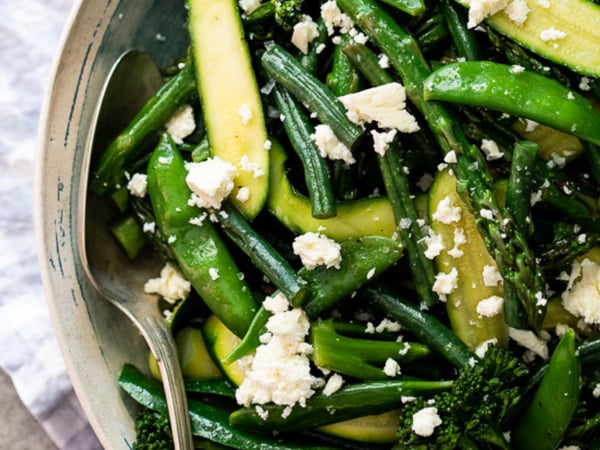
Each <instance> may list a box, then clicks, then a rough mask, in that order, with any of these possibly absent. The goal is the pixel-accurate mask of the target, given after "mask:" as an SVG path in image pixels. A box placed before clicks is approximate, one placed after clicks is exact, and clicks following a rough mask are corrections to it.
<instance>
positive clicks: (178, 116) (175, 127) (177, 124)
mask: <svg viewBox="0 0 600 450" xmlns="http://www.w3.org/2000/svg"><path fill="white" fill-rule="evenodd" d="M165 127H166V129H167V133H169V134H170V135H171V138H173V141H175V143H176V144H181V143H182V142H183V140H184V139H185V138H186V137H188V136H189V135H190V134H192V133H193V132H194V130H195V129H196V119H194V108H192V107H191V105H182V106H180V107H179V109H177V111H175V112H174V113H173V115H172V116H171V118H170V119H169V120H168V121H167V123H166V125H165Z"/></svg>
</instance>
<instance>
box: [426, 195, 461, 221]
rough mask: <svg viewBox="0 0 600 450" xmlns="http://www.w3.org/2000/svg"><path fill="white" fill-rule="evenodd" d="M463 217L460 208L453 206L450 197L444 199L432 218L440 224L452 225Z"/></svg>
mask: <svg viewBox="0 0 600 450" xmlns="http://www.w3.org/2000/svg"><path fill="white" fill-rule="evenodd" d="M460 216H461V208H460V206H452V199H451V197H450V196H446V197H444V198H443V199H442V200H441V201H440V202H439V203H438V205H437V208H436V209H435V212H434V213H433V215H432V216H431V217H432V219H433V220H437V221H438V222H441V223H445V224H447V225H448V224H451V223H452V222H458V221H459V220H460Z"/></svg>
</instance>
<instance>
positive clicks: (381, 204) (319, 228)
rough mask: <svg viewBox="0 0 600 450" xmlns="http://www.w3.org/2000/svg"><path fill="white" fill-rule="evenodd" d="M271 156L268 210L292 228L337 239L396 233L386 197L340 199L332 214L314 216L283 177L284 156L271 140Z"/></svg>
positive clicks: (304, 199) (307, 201)
mask: <svg viewBox="0 0 600 450" xmlns="http://www.w3.org/2000/svg"><path fill="white" fill-rule="evenodd" d="M270 156H271V174H270V177H271V185H270V188H269V199H268V207H269V211H270V212H271V213H272V214H273V215H274V216H275V217H276V218H277V219H279V221H281V222H282V223H283V224H284V225H285V226H286V227H287V228H289V229H290V230H291V231H294V232H297V233H306V232H308V231H312V232H315V233H316V232H320V233H322V234H325V235H326V236H328V237H330V238H331V239H334V240H336V241H338V242H339V241H344V240H346V239H351V238H356V237H360V236H368V235H376V236H386V237H390V236H392V235H393V234H394V233H395V231H396V223H395V221H394V215H393V213H392V209H391V205H390V202H389V200H388V199H387V198H386V197H372V198H363V199H359V200H350V201H347V202H340V203H338V205H337V214H336V216H335V217H331V218H329V219H317V218H315V217H313V215H312V213H311V210H312V208H311V205H310V201H309V199H308V198H306V197H305V196H303V195H302V194H300V193H299V192H298V191H297V190H296V189H295V188H294V187H293V186H292V185H291V183H290V181H289V180H288V178H287V177H286V172H285V161H286V159H287V156H286V154H285V152H284V150H283V148H282V147H281V145H279V144H278V143H277V142H276V141H274V142H273V147H272V148H271V151H270Z"/></svg>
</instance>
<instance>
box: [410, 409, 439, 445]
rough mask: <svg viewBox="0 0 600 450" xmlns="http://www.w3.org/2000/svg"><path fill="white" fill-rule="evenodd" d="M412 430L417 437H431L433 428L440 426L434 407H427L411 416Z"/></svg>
mask: <svg viewBox="0 0 600 450" xmlns="http://www.w3.org/2000/svg"><path fill="white" fill-rule="evenodd" d="M412 419H413V423H412V430H413V431H414V433H415V434H416V435H418V436H422V437H428V436H431V435H432V434H433V432H434V430H435V428H436V427H437V426H439V425H441V424H442V419H441V418H440V416H439V415H438V410H437V408H436V407H435V406H428V407H426V408H423V409H420V410H419V411H417V412H416V413H414V414H413V417H412Z"/></svg>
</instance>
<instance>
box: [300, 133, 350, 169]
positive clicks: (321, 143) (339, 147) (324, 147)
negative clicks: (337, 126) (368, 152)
mask: <svg viewBox="0 0 600 450" xmlns="http://www.w3.org/2000/svg"><path fill="white" fill-rule="evenodd" d="M310 139H311V140H312V141H313V142H314V143H315V144H316V146H317V148H318V149H319V153H320V154H321V156H322V157H323V158H329V159H339V160H342V161H344V162H345V163H346V164H353V163H355V162H356V160H355V159H354V156H353V155H352V152H351V151H350V149H349V148H348V147H346V146H345V145H344V144H342V143H341V142H340V141H339V139H338V138H337V136H336V135H335V133H334V132H333V130H332V129H331V127H330V126H329V125H325V124H319V125H317V126H316V127H315V132H314V133H313V134H311V135H310Z"/></svg>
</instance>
